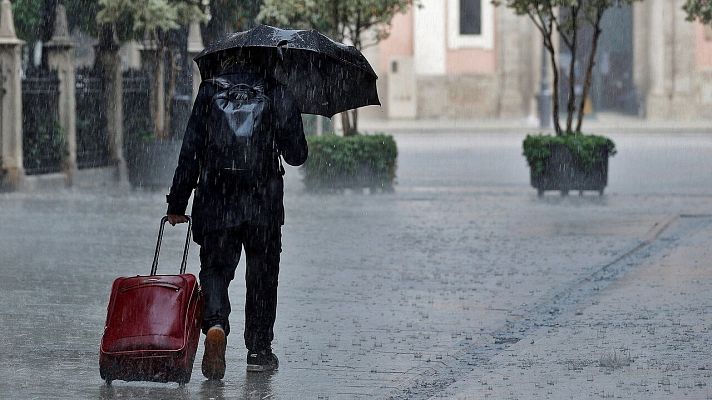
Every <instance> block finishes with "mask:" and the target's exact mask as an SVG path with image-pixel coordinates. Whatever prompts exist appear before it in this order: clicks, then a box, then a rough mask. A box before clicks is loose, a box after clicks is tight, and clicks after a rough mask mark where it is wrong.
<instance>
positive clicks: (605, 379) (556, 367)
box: [433, 215, 712, 399]
mask: <svg viewBox="0 0 712 400" xmlns="http://www.w3.org/2000/svg"><path fill="white" fill-rule="evenodd" d="M710 243H712V215H687V216H682V217H681V218H676V219H674V220H671V221H669V225H666V226H664V227H661V228H660V229H659V230H658V231H657V232H656V233H655V235H654V237H653V238H651V240H650V241H649V242H647V243H645V244H644V245H643V246H641V247H640V248H638V249H636V250H635V251H633V252H631V253H630V254H629V255H627V256H625V257H622V258H620V259H619V260H616V261H615V262H613V263H611V264H610V265H607V266H606V267H605V268H602V269H601V270H599V271H598V272H597V273H595V274H593V275H592V276H591V277H590V278H589V279H586V280H584V281H582V282H580V283H579V284H578V285H575V286H574V287H572V288H570V291H567V292H564V293H562V297H561V298H560V299H558V300H557V301H556V302H555V303H556V305H558V306H560V308H557V309H556V312H555V313H552V315H551V316H549V317H547V318H545V319H544V320H540V321H537V323H532V322H531V321H526V318H525V320H522V321H517V322H514V323H513V325H515V326H519V327H527V328H529V329H527V330H526V331H525V333H524V334H522V333H519V334H516V333H515V334H514V336H512V342H516V343H514V344H511V345H503V346H500V347H499V348H496V349H492V346H491V345H490V346H488V347H489V348H490V349H489V350H490V351H489V353H490V354H489V355H490V356H491V358H489V359H486V360H485V359H483V358H482V357H481V356H482V355H484V354H485V353H487V352H488V351H487V349H472V351H473V353H474V354H478V355H480V358H479V361H481V362H478V363H477V364H476V365H475V366H474V368H473V370H472V371H471V372H470V373H469V374H467V375H466V376H464V377H461V378H459V379H458V381H457V382H456V383H454V384H452V385H449V386H448V387H447V388H444V389H442V390H437V391H436V392H437V394H436V395H434V396H433V397H434V398H456V399H482V398H492V399H529V398H535V399H540V398H551V399H571V398H575V399H594V398H596V399H599V398H603V399H606V398H623V399H709V398H710V397H711V396H712V379H711V377H712V361H710V360H712V324H710V320H709V318H706V315H707V314H708V310H709V309H710V307H712V296H710V295H709V294H710V293H712V268H710V267H711V266H712V250H710V246H709V244H710ZM531 317H532V318H533V319H537V318H538V317H539V318H540V316H538V315H531Z"/></svg>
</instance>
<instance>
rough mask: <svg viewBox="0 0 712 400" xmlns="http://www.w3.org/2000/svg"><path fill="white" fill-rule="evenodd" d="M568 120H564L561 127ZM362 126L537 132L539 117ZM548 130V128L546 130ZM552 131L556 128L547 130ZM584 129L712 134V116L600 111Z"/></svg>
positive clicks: (368, 123) (368, 122) (366, 125)
mask: <svg viewBox="0 0 712 400" xmlns="http://www.w3.org/2000/svg"><path fill="white" fill-rule="evenodd" d="M565 123H566V121H564V120H562V127H563V126H565ZM360 127H361V129H363V130H364V131H368V132H389V133H437V132H461V133H493V132H521V133H536V132H540V131H542V129H539V121H538V120H537V119H536V118H535V117H529V118H506V119H505V118H502V119H486V118H485V119H472V120H457V119H452V120H439V119H424V120H423V119H413V120H398V119H365V120H363V121H360ZM544 131H546V130H544ZM548 131H549V133H551V132H553V128H551V129H549V130H548ZM583 131H584V133H595V134H602V135H610V134H616V133H643V134H671V133H678V134H679V133H705V134H712V120H680V121H665V120H659V119H656V118H655V117H654V116H653V117H652V118H640V117H637V116H632V115H623V114H618V113H606V112H603V113H597V114H594V115H590V116H588V117H586V119H585V120H584V129H583Z"/></svg>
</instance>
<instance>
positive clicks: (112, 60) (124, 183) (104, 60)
mask: <svg viewBox="0 0 712 400" xmlns="http://www.w3.org/2000/svg"><path fill="white" fill-rule="evenodd" d="M95 68H96V70H97V71H99V73H100V74H101V77H102V80H103V81H104V96H106V124H107V127H106V129H107V134H108V137H109V156H110V157H111V161H112V164H113V165H115V166H116V180H117V182H118V183H119V186H121V187H128V186H129V180H128V169H127V166H126V158H125V157H124V104H123V76H122V73H121V60H120V58H119V44H118V40H117V39H116V33H115V31H114V30H113V29H112V28H111V27H108V26H107V27H104V28H103V29H102V31H101V34H100V38H99V44H98V45H97V46H96V64H95Z"/></svg>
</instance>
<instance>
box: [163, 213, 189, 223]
mask: <svg viewBox="0 0 712 400" xmlns="http://www.w3.org/2000/svg"><path fill="white" fill-rule="evenodd" d="M166 217H168V223H169V224H171V225H173V226H176V224H182V223H185V222H188V217H186V216H185V215H175V214H168V215H166Z"/></svg>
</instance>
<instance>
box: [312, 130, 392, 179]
mask: <svg viewBox="0 0 712 400" xmlns="http://www.w3.org/2000/svg"><path fill="white" fill-rule="evenodd" d="M307 141H308V142H309V158H308V159H307V162H306V164H305V165H304V170H305V175H304V183H305V185H306V187H307V188H308V189H319V188H332V189H334V188H336V189H339V188H345V187H364V186H366V187H381V188H384V189H386V190H388V189H390V188H391V187H392V185H393V180H394V179H395V174H396V161H397V158H398V148H397V146H396V142H395V140H393V137H392V136H388V135H384V134H378V135H358V136H348V137H344V136H336V135H324V136H310V137H308V138H307Z"/></svg>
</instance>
